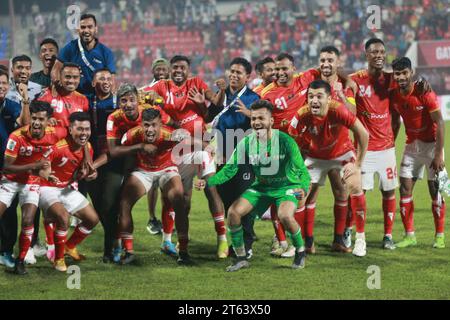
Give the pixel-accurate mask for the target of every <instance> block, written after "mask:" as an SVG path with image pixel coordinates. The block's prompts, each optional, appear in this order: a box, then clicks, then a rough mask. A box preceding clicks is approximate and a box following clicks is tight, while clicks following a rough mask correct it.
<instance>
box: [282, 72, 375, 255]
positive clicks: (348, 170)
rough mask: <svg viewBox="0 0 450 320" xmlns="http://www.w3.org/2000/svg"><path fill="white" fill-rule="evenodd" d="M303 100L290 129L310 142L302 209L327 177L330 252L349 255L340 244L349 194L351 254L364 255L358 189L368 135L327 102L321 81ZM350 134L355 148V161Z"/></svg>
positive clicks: (340, 108)
mask: <svg viewBox="0 0 450 320" xmlns="http://www.w3.org/2000/svg"><path fill="white" fill-rule="evenodd" d="M307 95H308V104H306V105H305V106H303V107H302V108H300V109H299V111H298V112H297V114H296V115H295V117H294V118H293V119H292V121H291V126H290V129H289V133H290V134H291V135H292V136H295V137H297V139H301V140H306V141H309V146H308V156H307V157H306V159H305V164H306V166H307V167H308V170H309V173H310V174H311V182H312V188H311V192H310V194H309V195H308V199H307V200H306V205H307V206H308V203H314V202H315V200H316V198H317V194H318V191H319V187H320V186H322V185H324V183H325V179H326V176H327V175H328V177H329V178H330V182H331V186H332V188H333V195H334V198H335V205H334V207H335V210H334V215H335V229H334V241H333V244H332V246H331V248H332V250H333V251H338V252H350V251H351V250H350V249H347V248H346V247H345V245H344V243H343V234H344V229H345V220H346V215H347V198H348V194H350V201H351V205H352V211H353V214H355V216H356V242H355V247H354V249H353V254H354V255H356V256H365V255H366V242H365V235H364V224H365V217H366V199H365V196H364V193H363V191H362V186H361V163H362V161H363V159H364V155H365V154H366V151H367V144H368V140H369V135H368V133H367V131H366V129H364V126H363V125H362V124H361V122H360V121H359V120H358V119H357V118H356V116H355V115H354V114H353V113H351V112H350V111H349V110H348V109H347V108H346V106H345V105H344V104H343V103H342V102H338V101H336V100H332V99H331V86H330V84H329V83H327V82H325V81H323V80H315V81H313V82H311V84H310V85H309V87H308V93H307ZM349 129H350V130H351V131H352V132H353V134H354V136H355V140H356V143H357V146H358V147H357V154H356V156H355V151H354V147H353V143H352V141H351V140H350V137H349ZM341 173H342V174H343V175H342V177H341Z"/></svg>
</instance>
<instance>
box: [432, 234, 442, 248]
mask: <svg viewBox="0 0 450 320" xmlns="http://www.w3.org/2000/svg"><path fill="white" fill-rule="evenodd" d="M433 248H436V249H444V248H445V237H444V235H439V236H436V237H435V238H434V244H433Z"/></svg>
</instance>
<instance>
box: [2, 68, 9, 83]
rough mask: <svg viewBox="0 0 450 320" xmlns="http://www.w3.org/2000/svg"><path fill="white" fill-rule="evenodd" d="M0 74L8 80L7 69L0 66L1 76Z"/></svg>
mask: <svg viewBox="0 0 450 320" xmlns="http://www.w3.org/2000/svg"><path fill="white" fill-rule="evenodd" d="M0 66H2V67H3V65H0ZM1 76H5V77H6V79H7V80H8V81H9V74H8V71H7V70H5V69H3V68H0V77H1Z"/></svg>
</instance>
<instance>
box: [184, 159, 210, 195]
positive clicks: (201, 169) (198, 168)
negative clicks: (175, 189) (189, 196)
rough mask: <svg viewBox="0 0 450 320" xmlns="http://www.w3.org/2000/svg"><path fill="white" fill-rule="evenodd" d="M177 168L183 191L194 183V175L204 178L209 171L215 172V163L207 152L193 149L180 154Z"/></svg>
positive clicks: (190, 188)
mask: <svg viewBox="0 0 450 320" xmlns="http://www.w3.org/2000/svg"><path fill="white" fill-rule="evenodd" d="M178 169H179V170H180V175H181V180H182V181H183V188H184V191H190V190H192V186H193V183H194V176H195V175H197V176H198V177H199V178H204V177H205V176H207V175H209V174H211V173H216V164H215V162H214V159H213V158H212V157H211V156H210V155H209V153H208V152H206V151H194V152H191V153H187V154H184V155H183V156H182V161H181V163H180V164H179V165H178Z"/></svg>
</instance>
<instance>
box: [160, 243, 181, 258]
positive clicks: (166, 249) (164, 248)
mask: <svg viewBox="0 0 450 320" xmlns="http://www.w3.org/2000/svg"><path fill="white" fill-rule="evenodd" d="M161 253H165V254H167V255H168V256H171V257H177V256H178V253H177V249H176V248H175V245H174V244H173V243H172V242H170V241H164V242H163V243H162V244H161Z"/></svg>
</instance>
